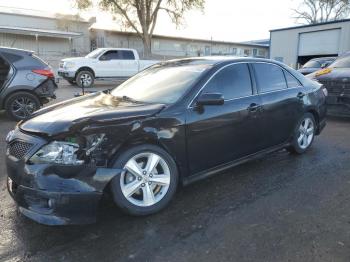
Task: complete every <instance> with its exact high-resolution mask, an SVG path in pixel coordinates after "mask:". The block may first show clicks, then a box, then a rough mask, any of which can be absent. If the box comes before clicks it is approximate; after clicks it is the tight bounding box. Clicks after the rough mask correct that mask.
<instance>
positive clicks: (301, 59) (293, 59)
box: [270, 19, 350, 68]
mask: <svg viewBox="0 0 350 262" xmlns="http://www.w3.org/2000/svg"><path fill="white" fill-rule="evenodd" d="M270 34H271V39H270V57H271V58H272V59H275V60H278V61H281V62H284V63H285V64H287V65H289V66H291V67H294V68H298V67H299V66H300V65H303V64H304V63H306V62H307V61H308V60H310V59H311V58H316V57H323V56H338V55H341V54H342V53H345V52H347V51H349V50H350V19H346V20H340V21H332V22H326V23H320V24H314V25H304V26H297V27H289V28H281V29H275V30H271V31H270Z"/></svg>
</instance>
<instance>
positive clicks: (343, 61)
mask: <svg viewBox="0 0 350 262" xmlns="http://www.w3.org/2000/svg"><path fill="white" fill-rule="evenodd" d="M329 67H333V68H335V67H337V68H350V56H344V57H339V58H338V59H337V60H335V61H334V62H333V63H332V64H331V65H330V66H329Z"/></svg>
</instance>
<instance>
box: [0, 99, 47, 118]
mask: <svg viewBox="0 0 350 262" xmlns="http://www.w3.org/2000/svg"><path fill="white" fill-rule="evenodd" d="M39 108H40V101H39V99H38V97H37V96H35V95H33V94H31V93H28V92H16V93H13V94H11V95H10V96H9V97H8V98H7V99H6V101H5V110H6V113H7V114H8V116H9V117H11V118H12V119H14V120H17V121H20V120H25V119H27V118H28V117H29V116H30V115H31V114H32V113H33V112H34V111H36V110H38V109H39Z"/></svg>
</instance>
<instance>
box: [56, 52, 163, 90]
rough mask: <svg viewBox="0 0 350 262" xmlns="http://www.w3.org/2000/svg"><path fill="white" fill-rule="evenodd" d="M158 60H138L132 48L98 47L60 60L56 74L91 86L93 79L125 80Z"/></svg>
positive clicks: (85, 85)
mask: <svg viewBox="0 0 350 262" xmlns="http://www.w3.org/2000/svg"><path fill="white" fill-rule="evenodd" d="M158 62H159V61H154V60H140V57H139V54H138V53H137V51H136V50H134V49H126V48H98V49H96V50H94V51H92V52H91V53H89V54H88V55H86V56H85V57H73V58H66V59H63V60H61V62H60V65H59V69H58V75H59V76H60V77H62V78H64V79H66V80H67V81H68V82H69V83H71V84H77V85H79V86H81V85H84V87H91V86H92V85H93V84H94V80H95V79H111V78H112V79H120V80H125V79H127V78H129V77H131V76H133V75H135V74H136V73H138V72H140V71H141V70H143V69H144V68H146V67H149V66H151V65H153V64H156V63H158Z"/></svg>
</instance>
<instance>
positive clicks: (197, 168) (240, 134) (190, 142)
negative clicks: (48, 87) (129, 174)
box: [7, 58, 326, 224]
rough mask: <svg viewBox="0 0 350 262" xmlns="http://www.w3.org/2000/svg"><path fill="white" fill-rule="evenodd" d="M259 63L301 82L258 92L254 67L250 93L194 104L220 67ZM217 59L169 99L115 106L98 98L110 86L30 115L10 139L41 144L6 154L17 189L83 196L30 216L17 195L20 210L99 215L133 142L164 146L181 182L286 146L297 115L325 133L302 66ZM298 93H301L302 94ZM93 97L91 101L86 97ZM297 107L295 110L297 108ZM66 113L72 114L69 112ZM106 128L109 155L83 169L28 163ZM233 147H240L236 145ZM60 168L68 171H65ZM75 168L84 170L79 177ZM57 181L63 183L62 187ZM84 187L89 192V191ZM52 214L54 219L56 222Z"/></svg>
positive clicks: (74, 219)
mask: <svg viewBox="0 0 350 262" xmlns="http://www.w3.org/2000/svg"><path fill="white" fill-rule="evenodd" d="M254 62H260V63H261V62H262V63H273V64H275V65H278V66H280V67H281V68H283V69H284V70H287V71H289V72H291V73H292V74H293V75H294V76H295V77H296V78H297V79H298V80H299V81H300V82H301V83H302V84H303V85H304V87H298V88H290V89H287V90H284V92H282V91H275V92H270V93H267V94H264V95H262V96H260V95H258V86H257V85H256V83H255V80H254V74H253V73H252V77H253V82H254V84H253V88H254V94H253V95H252V96H249V97H245V98H242V99H235V100H232V101H225V103H224V105H218V106H203V107H198V106H197V105H196V99H195V98H196V97H197V95H198V94H199V93H200V92H201V89H202V87H203V86H205V84H206V83H207V82H208V81H209V80H210V78H211V77H212V76H213V74H215V73H216V72H217V71H218V70H220V69H221V68H223V67H224V66H226V65H229V64H232V63H254ZM212 63H213V66H212V68H211V69H210V70H208V71H207V72H206V73H205V74H204V75H203V76H202V78H201V79H200V80H199V81H198V82H197V83H196V84H195V86H194V87H193V88H191V89H190V90H189V92H188V93H187V94H186V95H185V96H183V97H182V99H180V100H179V101H178V102H177V103H175V104H172V105H157V104H156V105H154V104H135V103H132V102H127V101H124V102H120V103H117V104H116V105H115V106H106V104H105V103H104V102H101V100H103V101H105V100H106V96H108V92H106V93H98V94H91V95H88V96H86V97H80V98H77V99H73V100H70V101H67V102H63V103H60V104H57V105H53V106H51V107H48V108H44V109H42V110H40V111H38V112H37V113H36V114H35V115H33V116H32V118H31V119H30V120H28V121H25V122H23V123H21V124H20V125H19V126H18V128H17V129H16V131H15V133H14V134H13V136H12V137H11V139H10V141H9V144H10V145H11V143H13V142H15V141H18V140H24V141H28V140H29V141H31V140H33V139H37V140H40V142H33V144H36V145H37V148H36V149H32V150H31V151H30V152H28V154H27V155H26V157H25V158H24V159H23V160H22V161H19V163H20V164H13V163H15V160H14V159H12V157H11V156H10V155H9V153H8V152H7V167H8V176H9V177H10V178H11V179H12V180H13V181H14V183H15V185H16V187H17V190H18V188H21V190H23V191H26V190H28V191H31V190H33V189H34V190H36V191H37V192H39V195H40V194H44V195H45V197H46V198H45V197H44V199H46V200H47V199H48V198H51V197H58V198H60V196H62V197H63V196H64V195H65V194H66V193H68V194H70V193H71V192H72V191H73V192H74V198H73V199H75V197H78V199H79V200H77V202H75V201H73V200H72V202H70V203H72V205H71V206H69V205H68V204H67V203H66V204H65V205H64V204H62V206H60V208H62V210H64V211H62V210H61V209H60V208H58V209H57V208H56V209H55V208H53V209H49V210H46V212H48V213H47V214H43V213H40V212H39V211H38V212H34V213H33V212H31V213H30V214H28V212H27V211H28V210H32V208H31V207H28V206H27V205H25V204H24V203H23V202H22V201H21V199H18V198H23V196H17V195H15V196H14V197H15V199H16V200H17V201H18V203H19V205H20V206H21V207H22V210H21V212H22V213H24V214H25V215H27V216H30V217H31V218H32V219H34V220H36V221H38V222H41V223H45V224H77V223H85V222H92V221H94V219H95V215H96V212H95V211H96V209H97V205H98V202H99V199H100V197H101V196H102V194H103V191H104V190H105V188H107V186H108V183H109V181H110V180H111V179H112V178H113V177H114V176H116V175H118V174H119V173H120V172H121V170H116V169H113V168H111V166H112V164H113V161H114V160H115V159H116V158H117V157H118V155H119V154H120V152H122V151H123V150H124V149H126V148H128V147H130V146H131V145H135V144H141V143H150V144H155V145H158V146H160V147H162V148H163V149H165V150H166V151H167V152H168V153H169V154H170V155H171V156H172V157H173V158H174V160H175V162H176V164H177V167H178V169H179V173H180V176H181V182H182V183H183V184H188V183H191V182H194V181H196V180H198V179H201V178H203V177H206V176H208V175H211V174H213V173H216V172H218V171H221V170H223V169H225V168H228V167H231V166H234V165H237V164H239V163H242V162H245V161H247V160H250V159H253V158H255V157H260V156H262V155H263V154H266V153H269V152H271V151H274V150H277V149H280V148H283V147H286V146H288V145H289V143H290V140H291V136H292V133H293V130H294V127H293V126H291V125H293V123H294V124H296V121H297V120H298V117H301V116H302V114H303V113H305V112H311V113H312V114H314V115H315V119H316V121H317V127H318V130H317V133H320V132H321V130H322V128H323V127H324V125H325V121H324V116H325V113H326V108H325V106H324V102H325V97H324V95H323V92H322V90H321V89H320V86H319V85H317V84H316V83H314V82H312V81H309V80H307V79H305V78H304V77H303V76H302V75H301V74H298V73H297V72H294V71H290V69H288V68H287V67H286V66H284V65H283V64H280V63H277V62H272V61H270V60H262V59H247V58H245V59H221V60H213V62H212ZM251 72H253V70H251ZM301 92H302V93H303V94H304V96H301V97H298V94H299V93H301ZM92 100H94V103H89V101H92ZM254 105H255V106H254ZM69 106H71V108H70V110H69V112H66V113H65V114H63V115H62V112H63V111H64V108H69ZM295 106H296V108H297V109H293V108H294V107H295ZM60 110H63V111H60ZM67 113H71V115H69V116H67ZM46 116H47V118H46ZM62 116H65V117H66V119H63V120H62ZM276 120H278V121H277V122H276ZM285 125H286V126H285ZM279 127H282V128H283V134H281V135H280V136H279V135H278V133H276V132H277V130H278V128H279ZM289 128H290V129H289ZM287 129H288V130H287ZM257 130H259V131H258V132H257ZM274 130H275V131H274ZM288 131H289V132H288ZM101 132H104V133H106V134H107V137H109V139H110V140H109V141H108V144H109V155H108V161H106V162H105V164H103V165H100V166H93V167H91V166H82V167H80V168H81V170H79V171H78V172H73V170H74V169H72V170H70V169H69V167H62V166H55V165H45V166H42V165H36V164H30V163H28V159H29V158H30V156H31V155H33V154H34V152H35V151H36V150H38V148H40V147H41V146H42V145H44V144H46V143H48V142H49V141H54V140H59V139H63V138H64V137H66V136H69V135H76V134H77V133H83V134H92V133H93V134H96V133H101ZM235 148H237V150H233V149H235ZM63 169H65V170H69V171H68V172H67V173H65V172H64V171H63ZM76 173H78V174H81V176H76V175H74V174H76ZM23 179H28V182H27V184H25V183H24V182H23ZM48 181H51V182H50V183H49V182H48ZM53 181H54V182H53ZM97 181H98V183H97ZM52 182H53V183H52ZM56 183H59V186H57V185H56ZM96 183H97V184H98V186H97V185H96ZM43 185H45V186H43ZM28 187H29V188H30V189H29V188H28ZM67 188H68V189H67ZM86 188H88V189H89V190H85V189H86ZM70 189H72V191H70ZM10 191H11V190H10ZM43 192H44V193H43ZM82 192H84V196H85V197H86V199H90V198H92V199H94V200H93V201H92V202H91V203H89V207H91V209H92V210H93V212H90V213H89V212H82V213H84V218H82V217H81V216H79V215H78V214H77V213H79V212H78V210H79V209H80V208H82V209H83V211H84V208H85V207H86V206H85V207H84V204H82V202H79V201H81V200H83V199H81V198H80V196H77V195H79V194H80V193H82ZM57 193H59V194H58V195H57ZM63 198H64V197H63ZM41 200H42V199H41ZM41 200H40V201H41ZM40 201H39V202H40ZM67 201H68V202H69V200H67ZM44 202H45V201H44ZM60 203H61V202H60ZM62 203H64V201H63V202H62ZM79 203H80V204H79ZM39 206H40V204H39ZM72 208H73V209H74V210H75V212H74V213H70V212H71V210H72ZM39 210H40V209H39ZM85 211H86V210H85ZM90 211H91V210H90ZM26 212H27V213H26ZM42 216H44V218H43V217H42ZM51 216H52V217H54V218H53V219H52V220H51V219H50V217H51ZM59 217H64V219H63V220H58V218H59Z"/></svg>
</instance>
